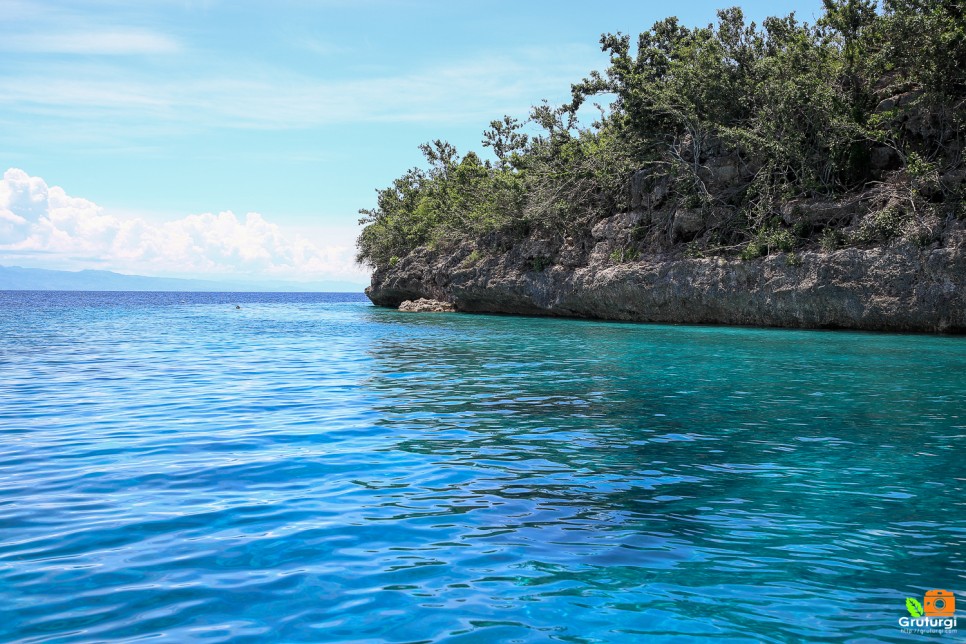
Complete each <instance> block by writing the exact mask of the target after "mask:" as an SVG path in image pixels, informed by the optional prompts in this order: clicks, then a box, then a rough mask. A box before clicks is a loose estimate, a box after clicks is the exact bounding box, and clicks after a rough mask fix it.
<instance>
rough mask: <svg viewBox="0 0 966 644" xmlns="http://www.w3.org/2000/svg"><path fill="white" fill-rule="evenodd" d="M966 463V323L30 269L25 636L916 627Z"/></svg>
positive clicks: (5, 416)
mask: <svg viewBox="0 0 966 644" xmlns="http://www.w3.org/2000/svg"><path fill="white" fill-rule="evenodd" d="M236 305H238V306H241V308H240V309H236V308H235V307H236ZM964 454H966V338H948V337H933V336H911V335H910V336H898V335H874V334H859V333H841V332H835V333H833V332H806V331H781V330H755V329H737V328H710V327H673V326H655V325H633V324H615V323H601V322H586V321H575V320H554V319H540V318H537V319H534V318H512V317H497V316H472V315H453V314H404V313H398V312H396V311H391V310H384V309H377V308H374V307H372V306H370V305H369V304H368V303H367V302H366V301H365V300H364V298H362V297H361V296H357V295H337V294H329V295H326V294H247V295H246V294H197V293H190V294H176V293H97V294H92V293H29V292H4V293H0V641H23V642H82V641H105V640H136V639H139V638H145V639H150V640H152V641H172V642H185V641H196V640H197V641H206V642H220V641H232V642H249V641H250V642H265V641H284V642H300V641H306V642H308V641H313V642H314V641H333V642H335V641H337V642H346V641H389V642H410V641H446V642H496V641H523V642H540V641H574V642H596V641H600V642H622V641H628V642H630V641H641V640H646V641H655V642H660V641H669V642H670V641H685V640H688V639H691V638H693V637H699V636H700V637H716V638H722V639H723V640H725V641H727V640H728V639H733V640H735V641H789V640H806V641H829V642H833V641H848V640H862V639H863V638H867V639H868V640H880V641H895V642H908V641H910V639H912V640H914V639H915V636H910V635H908V634H904V633H902V632H901V631H900V627H899V625H898V620H899V618H900V617H902V616H904V615H908V613H907V612H906V609H905V598H906V597H917V598H918V599H919V600H920V601H921V600H922V596H923V593H924V592H926V591H927V590H930V589H933V588H941V589H947V590H951V591H954V592H958V593H959V597H960V604H961V607H960V608H961V610H960V614H961V615H962V614H964V613H963V611H962V608H966V561H964V560H966V551H964V550H966V549H964V544H966V511H964V505H966V497H964V488H966V458H964ZM950 637H955V636H950ZM950 641H952V640H950Z"/></svg>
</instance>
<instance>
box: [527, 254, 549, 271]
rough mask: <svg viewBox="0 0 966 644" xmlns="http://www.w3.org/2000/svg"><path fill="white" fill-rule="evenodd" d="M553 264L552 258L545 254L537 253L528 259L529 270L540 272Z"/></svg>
mask: <svg viewBox="0 0 966 644" xmlns="http://www.w3.org/2000/svg"><path fill="white" fill-rule="evenodd" d="M552 265H553V259H552V258H550V257H547V256H545V255H538V256H537V257H534V258H532V259H531V260H530V270H532V271H534V272H537V273H542V272H543V270H544V269H545V268H547V267H549V266H552Z"/></svg>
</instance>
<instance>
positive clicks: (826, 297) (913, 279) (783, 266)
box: [366, 213, 966, 333]
mask: <svg viewBox="0 0 966 644" xmlns="http://www.w3.org/2000/svg"><path fill="white" fill-rule="evenodd" d="M637 217H640V215H636V214H634V213H623V214H619V215H615V216H613V217H610V218H608V219H604V220H602V221H601V222H599V223H598V224H597V225H596V226H595V227H594V228H593V230H592V231H591V232H590V234H589V235H588V236H586V237H585V238H584V239H572V238H561V239H559V240H551V239H538V238H528V239H525V240H523V241H520V242H518V243H516V244H515V245H513V246H512V247H510V248H509V249H508V250H505V251H502V252H487V251H486V250H484V249H483V248H482V247H481V246H479V245H477V244H475V243H465V244H463V245H462V246H459V247H457V248H454V249H451V250H449V251H448V252H442V251H433V250H430V249H426V248H420V249H417V250H416V251H415V252H413V253H411V254H410V255H408V256H407V257H404V258H402V259H400V260H399V261H398V262H397V263H396V265H395V266H392V267H384V268H381V269H378V270H376V271H375V273H374V274H373V276H372V285H371V286H370V287H369V288H368V289H366V293H367V295H368V296H369V298H370V299H371V300H372V301H373V302H374V303H375V304H377V305H381V306H391V307H396V306H398V305H399V304H400V303H401V302H403V301H404V300H415V299H418V298H429V299H435V300H441V301H446V302H451V303H452V304H453V305H454V306H455V307H456V310H458V311H472V312H493V313H513V314H527V315H555V316H572V317H585V318H599V319H606V320H629V321H641V322H664V323H695V324H734V325H755V326H778V327H799V328H848V329H863V330H875V331H918V332H951V333H961V332H966V230H964V227H963V226H962V224H961V222H956V221H952V222H948V223H947V225H946V226H945V228H944V232H943V235H942V238H941V239H940V240H939V241H937V242H935V243H933V244H931V246H930V247H929V248H923V249H921V248H917V247H916V246H914V245H912V244H908V243H900V244H896V245H892V246H884V247H876V248H846V249H842V250H837V251H834V252H828V253H826V252H821V251H803V252H796V253H782V254H777V255H771V256H769V257H765V258H760V259H755V260H749V261H742V260H739V259H723V258H694V259H691V258H684V257H681V256H680V254H679V255H678V256H677V257H674V256H664V255H660V254H651V255H641V256H639V257H637V256H635V257H633V258H632V259H630V261H627V260H628V258H627V257H625V256H622V255H621V254H620V253H619V252H618V253H616V254H615V250H619V249H621V248H623V247H624V246H623V245H622V244H623V243H624V242H623V239H624V236H626V232H627V231H628V230H631V229H633V226H634V224H635V218H637Z"/></svg>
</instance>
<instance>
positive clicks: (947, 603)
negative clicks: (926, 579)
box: [923, 590, 956, 617]
mask: <svg viewBox="0 0 966 644" xmlns="http://www.w3.org/2000/svg"><path fill="white" fill-rule="evenodd" d="M923 604H924V605H923V609H924V612H925V613H926V617H954V616H955V615H956V597H955V596H954V595H953V594H952V593H951V592H949V591H948V590H930V591H929V592H927V593H926V596H925V597H924V598H923Z"/></svg>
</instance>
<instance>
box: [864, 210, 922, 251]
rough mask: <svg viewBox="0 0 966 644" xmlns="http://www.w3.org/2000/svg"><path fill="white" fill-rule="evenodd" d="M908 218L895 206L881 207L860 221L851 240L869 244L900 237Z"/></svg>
mask: <svg viewBox="0 0 966 644" xmlns="http://www.w3.org/2000/svg"><path fill="white" fill-rule="evenodd" d="M908 219H909V218H908V217H907V215H906V213H904V212H903V211H902V210H900V209H899V208H897V207H895V206H889V207H886V208H883V209H882V210H880V211H878V212H875V213H872V214H871V215H870V216H869V217H867V218H866V220H865V221H863V222H862V225H861V226H860V227H859V229H858V230H856V231H855V232H853V233H852V241H854V242H855V243H858V244H869V243H872V242H879V241H889V240H891V239H896V238H898V237H902V235H903V232H904V231H905V227H906V224H907V222H908Z"/></svg>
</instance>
